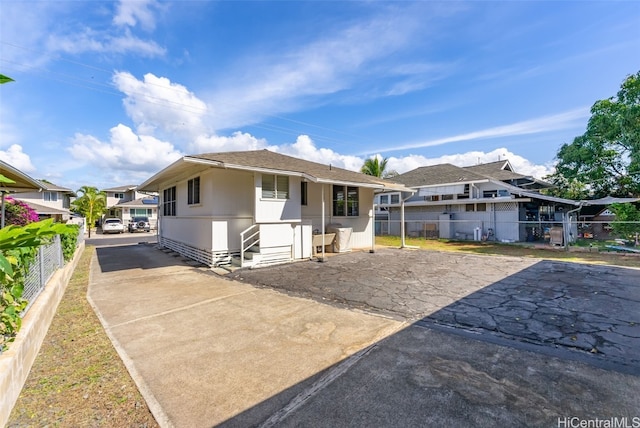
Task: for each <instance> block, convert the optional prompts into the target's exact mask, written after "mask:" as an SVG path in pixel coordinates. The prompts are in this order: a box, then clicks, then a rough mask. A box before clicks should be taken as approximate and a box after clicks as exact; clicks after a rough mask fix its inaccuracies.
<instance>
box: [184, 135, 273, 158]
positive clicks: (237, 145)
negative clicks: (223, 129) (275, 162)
mask: <svg viewBox="0 0 640 428" xmlns="http://www.w3.org/2000/svg"><path fill="white" fill-rule="evenodd" d="M189 148H190V150H191V152H192V153H194V154H197V153H212V152H213V153H215V152H227V151H242V150H260V149H265V148H267V141H266V140H264V139H261V138H256V137H254V136H253V135H251V134H247V133H244V132H240V131H238V132H234V133H233V134H232V135H231V136H230V137H225V136H219V135H211V136H207V135H200V136H198V137H196V139H195V142H194V143H193V144H191V145H189Z"/></svg>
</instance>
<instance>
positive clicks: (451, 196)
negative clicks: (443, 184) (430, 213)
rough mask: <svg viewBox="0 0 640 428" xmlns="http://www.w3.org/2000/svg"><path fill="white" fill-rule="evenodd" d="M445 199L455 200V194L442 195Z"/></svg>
mask: <svg viewBox="0 0 640 428" xmlns="http://www.w3.org/2000/svg"><path fill="white" fill-rule="evenodd" d="M442 200H443V201H451V200H453V195H442Z"/></svg>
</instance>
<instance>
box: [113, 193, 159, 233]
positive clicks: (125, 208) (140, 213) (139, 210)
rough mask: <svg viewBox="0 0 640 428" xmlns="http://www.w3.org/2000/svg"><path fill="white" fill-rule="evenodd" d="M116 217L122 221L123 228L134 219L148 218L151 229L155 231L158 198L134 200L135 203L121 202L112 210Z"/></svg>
mask: <svg viewBox="0 0 640 428" xmlns="http://www.w3.org/2000/svg"><path fill="white" fill-rule="evenodd" d="M112 209H115V210H117V211H116V213H117V215H114V216H113V217H118V218H120V219H122V222H123V223H124V225H125V227H126V226H127V225H128V224H129V222H130V221H131V220H132V219H133V218H134V217H148V218H149V225H150V226H151V229H155V228H156V227H157V224H158V198H157V197H154V196H148V197H146V198H140V199H136V200H135V201H128V202H121V203H119V204H118V205H116V206H115V207H114V208H112Z"/></svg>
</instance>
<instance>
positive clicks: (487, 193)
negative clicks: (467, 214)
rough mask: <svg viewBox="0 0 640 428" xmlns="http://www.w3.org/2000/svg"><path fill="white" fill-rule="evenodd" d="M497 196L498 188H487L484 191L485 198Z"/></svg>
mask: <svg viewBox="0 0 640 428" xmlns="http://www.w3.org/2000/svg"><path fill="white" fill-rule="evenodd" d="M496 196H498V191H497V190H485V191H483V192H482V197H483V198H495V197H496Z"/></svg>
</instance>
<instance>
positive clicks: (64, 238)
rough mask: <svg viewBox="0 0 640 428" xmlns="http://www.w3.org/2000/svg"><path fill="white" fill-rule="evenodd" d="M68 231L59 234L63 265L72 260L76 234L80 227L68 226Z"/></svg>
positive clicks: (76, 244) (76, 238)
mask: <svg viewBox="0 0 640 428" xmlns="http://www.w3.org/2000/svg"><path fill="white" fill-rule="evenodd" d="M68 227H69V231H67V232H64V233H61V234H60V244H61V245H62V255H63V256H64V261H65V263H66V262H68V261H70V260H71V259H72V258H73V255H74V254H75V252H76V247H77V246H78V233H80V226H78V225H77V224H70V225H68Z"/></svg>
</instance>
